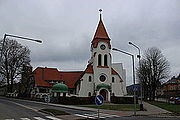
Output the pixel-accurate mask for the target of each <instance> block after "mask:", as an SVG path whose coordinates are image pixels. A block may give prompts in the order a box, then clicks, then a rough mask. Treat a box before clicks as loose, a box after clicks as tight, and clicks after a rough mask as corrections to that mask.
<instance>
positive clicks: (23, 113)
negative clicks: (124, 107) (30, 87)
mask: <svg viewBox="0 0 180 120" xmlns="http://www.w3.org/2000/svg"><path fill="white" fill-rule="evenodd" d="M42 108H49V109H57V110H62V111H66V112H67V113H70V114H71V115H70V116H72V117H71V118H68V117H65V118H63V117H61V116H51V115H48V114H44V113H41V112H38V110H39V109H42ZM78 117H79V118H78ZM100 117H101V118H104V119H106V120H179V118H173V117H170V118H165V117H163V118H162V117H160V118H155V117H148V116H126V117H123V116H119V115H112V114H105V113H100ZM75 118H78V119H83V118H84V119H85V118H92V119H94V118H97V113H96V112H93V111H88V110H86V111H85V110H80V109H79V110H78V109H71V108H65V107H59V106H55V105H48V104H42V103H40V102H34V101H27V100H19V99H13V98H5V97H0V120H71V119H75Z"/></svg>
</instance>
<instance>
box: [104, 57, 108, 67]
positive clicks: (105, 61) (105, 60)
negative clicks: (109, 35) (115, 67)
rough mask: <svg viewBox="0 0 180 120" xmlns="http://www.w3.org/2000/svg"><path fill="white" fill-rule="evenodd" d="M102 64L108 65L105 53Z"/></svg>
mask: <svg viewBox="0 0 180 120" xmlns="http://www.w3.org/2000/svg"><path fill="white" fill-rule="evenodd" d="M104 66H108V65H107V55H104Z"/></svg>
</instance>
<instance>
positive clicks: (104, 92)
mask: <svg viewBox="0 0 180 120" xmlns="http://www.w3.org/2000/svg"><path fill="white" fill-rule="evenodd" d="M99 93H100V95H102V96H103V97H104V101H108V91H107V90H106V89H102V90H100V92H99Z"/></svg>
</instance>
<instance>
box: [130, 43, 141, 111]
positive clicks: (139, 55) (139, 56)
mask: <svg viewBox="0 0 180 120" xmlns="http://www.w3.org/2000/svg"><path fill="white" fill-rule="evenodd" d="M129 44H130V45H132V46H134V47H135V48H136V49H138V52H139V54H138V55H137V58H138V59H139V65H140V59H141V50H140V48H139V47H138V46H137V45H135V44H133V43H132V42H129ZM140 89H141V90H140V96H141V100H140V110H141V111H143V110H144V108H143V103H142V94H143V92H142V91H143V90H142V80H140Z"/></svg>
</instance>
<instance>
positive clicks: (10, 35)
mask: <svg viewBox="0 0 180 120" xmlns="http://www.w3.org/2000/svg"><path fill="white" fill-rule="evenodd" d="M7 36H9V37H15V38H20V39H24V40H29V41H34V42H38V43H42V41H41V40H37V39H33V38H28V37H22V36H17V35H12V34H4V38H3V43H2V49H1V57H0V62H1V61H2V54H3V49H4V43H5V40H6V37H7ZM1 63H2V62H1Z"/></svg>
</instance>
